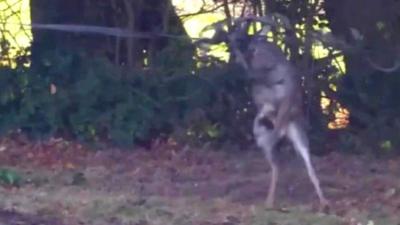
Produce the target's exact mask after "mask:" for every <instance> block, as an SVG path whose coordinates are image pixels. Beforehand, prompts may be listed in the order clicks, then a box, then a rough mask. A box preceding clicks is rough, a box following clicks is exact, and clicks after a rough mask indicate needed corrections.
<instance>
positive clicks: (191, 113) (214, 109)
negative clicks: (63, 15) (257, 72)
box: [0, 50, 252, 146]
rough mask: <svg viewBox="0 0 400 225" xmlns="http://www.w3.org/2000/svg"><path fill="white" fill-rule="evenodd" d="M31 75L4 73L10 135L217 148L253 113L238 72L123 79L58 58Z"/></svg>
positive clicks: (79, 59) (77, 56)
mask: <svg viewBox="0 0 400 225" xmlns="http://www.w3.org/2000/svg"><path fill="white" fill-rule="evenodd" d="M32 68H34V69H32ZM32 68H27V67H24V66H22V64H20V65H18V66H17V68H16V69H11V68H8V67H2V68H0V85H1V86H0V104H1V109H0V129H1V131H2V132H3V133H5V132H9V131H12V130H17V129H20V130H21V131H23V132H24V133H26V134H28V135H29V136H30V137H32V138H47V137H50V136H60V135H61V136H63V137H69V138H74V139H79V140H82V141H86V142H93V143H94V142H108V143H113V144H117V145H120V146H129V145H132V144H135V143H143V142H147V141H149V140H151V139H153V138H155V137H159V136H160V135H171V134H174V135H178V136H182V135H183V136H184V137H185V138H187V137H190V138H193V140H196V141H199V140H200V141H207V140H214V141H218V140H229V139H231V140H234V139H237V138H238V137H239V136H241V137H246V135H245V134H246V133H248V131H249V125H250V122H251V121H249V120H248V115H249V114H250V113H251V112H252V106H251V105H249V104H248V103H249V101H248V93H247V89H246V88H245V87H246V79H245V78H244V77H243V76H242V74H243V73H242V72H241V70H240V69H239V68H235V67H231V66H226V67H212V68H210V67H208V68H204V69H200V70H195V71H193V70H190V69H188V68H191V67H190V66H188V67H184V66H183V65H179V67H176V68H177V69H176V70H173V68H170V69H169V70H167V69H165V68H164V69H152V70H141V71H124V70H122V69H121V68H117V67H115V66H113V65H111V64H110V63H109V62H108V61H107V60H105V59H100V58H88V57H86V56H85V54H82V53H71V52H65V51H57V50H54V51H52V52H49V53H48V54H47V55H45V56H44V57H43V59H41V62H40V65H35V66H34V67H32ZM159 68H161V67H159ZM184 68H186V69H184ZM244 132H245V133H244Z"/></svg>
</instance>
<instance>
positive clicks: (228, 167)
mask: <svg viewBox="0 0 400 225" xmlns="http://www.w3.org/2000/svg"><path fill="white" fill-rule="evenodd" d="M0 144H1V145H0V168H1V169H2V170H5V169H6V170H7V171H14V172H16V173H18V174H19V175H20V176H21V181H20V182H19V183H18V185H16V186H15V185H10V184H8V185H7V184H4V183H3V185H2V186H0V224H7V225H10V224H18V225H25V224H26V225H28V224H29V225H32V224H42V225H44V224H45V225H50V224H51V225H58V224H65V225H75V224H82V225H86V224H96V225H97V224H98V225H102V224H104V225H106V224H132V225H133V224H134V225H153V224H154V225H158V224H159V225H161V224H162V225H168V224H171V225H181V224H182V225H237V224H244V225H303V224H304V225H309V224H315V225H342V224H343V225H353V224H354V225H358V224H362V225H364V224H365V225H373V224H374V225H375V224H378V225H381V224H382V225H399V224H400V158H392V159H372V157H367V156H360V155H349V154H343V153H339V152H338V151H333V152H332V153H330V154H328V155H325V156H323V157H316V156H313V157H312V160H313V164H314V165H315V167H316V170H317V173H318V176H319V178H320V180H321V185H322V188H323V190H324V192H325V194H326V196H327V198H328V199H329V200H330V203H331V205H330V209H329V211H327V212H319V211H318V210H317V208H318V204H317V203H318V199H317V197H316V194H315V192H314V190H313V188H312V185H311V183H310V181H309V180H308V177H307V174H306V171H305V169H304V165H303V164H302V161H301V159H300V158H299V157H298V156H297V155H295V154H291V152H290V151H284V152H282V153H280V155H279V161H280V167H281V171H280V177H279V183H278V193H277V196H276V203H277V207H276V209H274V210H268V209H266V208H265V206H264V203H265V198H266V195H267V187H268V181H269V179H268V178H269V173H268V172H269V168H268V165H267V164H266V162H265V160H264V158H263V155H262V153H261V152H259V151H256V150H252V149H249V150H242V151H217V150H210V149H197V148H190V147H187V146H180V145H177V144H174V143H164V144H159V145H157V146H155V147H154V148H153V149H152V150H144V149H133V150H132V151H126V150H125V151H124V150H117V149H108V150H102V151H92V150H89V151H88V150H87V149H85V148H84V147H82V146H81V145H79V144H76V143H71V142H67V141H63V140H51V141H49V142H46V143H36V144H32V143H30V142H27V141H21V140H18V141H17V140H10V139H3V140H1V141H0Z"/></svg>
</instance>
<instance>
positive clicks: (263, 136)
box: [253, 115, 279, 208]
mask: <svg viewBox="0 0 400 225" xmlns="http://www.w3.org/2000/svg"><path fill="white" fill-rule="evenodd" d="M265 120H268V118H264V117H261V116H260V115H259V116H257V117H256V119H255V121H254V126H253V132H254V136H255V139H256V142H257V145H258V147H260V148H261V149H262V150H263V152H264V155H265V157H266V159H267V161H268V163H269V165H270V167H271V178H270V184H269V189H268V197H267V200H266V206H267V207H268V208H272V207H273V205H274V201H275V190H276V184H277V181H278V166H277V164H276V162H275V160H274V158H273V150H274V147H275V146H276V143H278V140H279V139H278V136H277V135H276V132H274V130H273V128H271V127H269V126H267V125H266V124H265V123H266V122H265Z"/></svg>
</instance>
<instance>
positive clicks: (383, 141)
mask: <svg viewBox="0 0 400 225" xmlns="http://www.w3.org/2000/svg"><path fill="white" fill-rule="evenodd" d="M398 87H400V71H397V72H394V73H391V74H386V73H382V72H374V73H371V74H362V75H360V74H347V75H345V76H343V77H342V78H341V80H340V81H339V84H338V89H337V94H338V95H337V96H338V100H339V102H341V103H342V104H343V106H344V107H346V108H347V109H349V111H350V113H351V114H350V125H349V127H348V128H347V129H346V130H345V131H344V132H343V133H342V136H341V140H342V143H343V144H344V146H345V147H346V146H347V147H348V148H351V149H353V150H356V151H357V150H364V151H365V150H369V151H372V152H375V153H379V154H381V153H391V152H392V153H393V152H394V151H395V150H397V152H398V151H399V147H400V134H399V129H400V102H399V101H398V99H399V97H400V92H399V91H398V90H397V88H398Z"/></svg>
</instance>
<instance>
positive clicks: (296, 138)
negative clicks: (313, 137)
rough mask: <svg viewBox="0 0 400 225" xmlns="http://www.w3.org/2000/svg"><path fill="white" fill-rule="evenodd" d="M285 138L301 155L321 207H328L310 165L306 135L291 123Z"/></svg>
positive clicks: (296, 125) (294, 123)
mask: <svg viewBox="0 0 400 225" xmlns="http://www.w3.org/2000/svg"><path fill="white" fill-rule="evenodd" d="M287 136H288V138H289V140H290V141H291V142H292V144H293V146H294V149H295V150H296V151H297V152H298V153H299V154H300V155H301V157H302V158H303V160H304V163H305V165H306V169H307V173H308V176H309V178H310V180H311V182H312V184H313V185H314V188H315V191H316V192H317V195H318V198H319V201H320V204H321V206H323V207H325V206H327V205H328V201H327V200H326V198H325V197H324V194H323V193H322V190H321V187H320V183H319V179H318V177H317V175H316V173H315V170H314V167H313V166H312V164H311V159H310V153H309V143H308V138H307V135H306V133H305V131H304V129H302V127H301V126H300V124H299V123H297V122H291V123H290V124H289V127H288V133H287Z"/></svg>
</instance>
